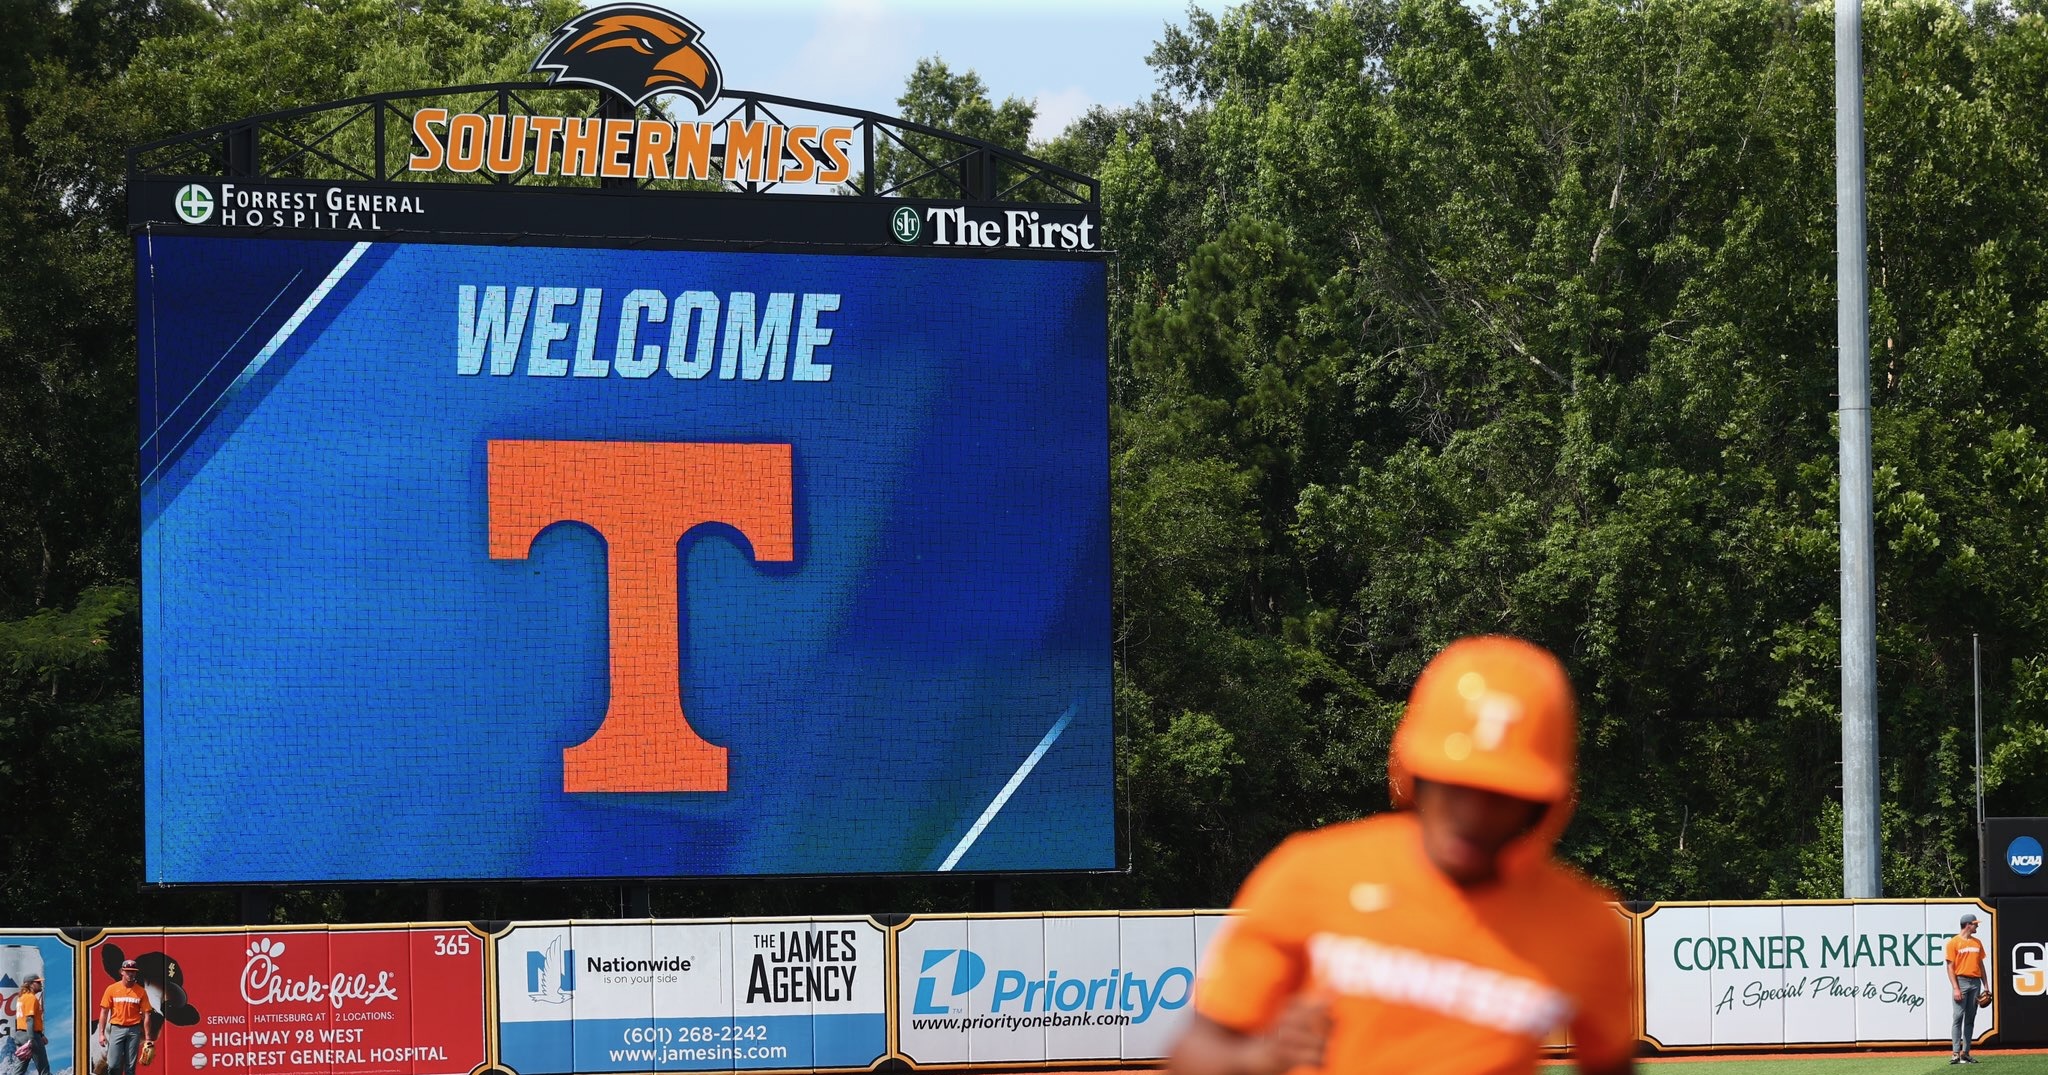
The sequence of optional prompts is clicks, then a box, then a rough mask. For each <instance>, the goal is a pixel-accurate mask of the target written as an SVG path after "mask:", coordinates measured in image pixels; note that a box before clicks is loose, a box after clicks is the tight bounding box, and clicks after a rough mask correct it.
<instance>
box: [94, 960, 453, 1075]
mask: <svg viewBox="0 0 2048 1075" xmlns="http://www.w3.org/2000/svg"><path fill="white" fill-rule="evenodd" d="M86 954H87V959H86V963H87V968H88V978H87V982H86V988H85V989H84V990H83V996H85V997H86V999H87V1000H88V1002H89V1003H91V1004H92V1005H93V1007H94V1011H93V1012H92V1013H90V1015H89V1018H90V1019H92V1020H95V1021H96V1020H97V1018H98V1011H97V1009H98V1005H99V998H100V997H101V995H102V994H103V992H104V991H105V989H106V987H107V986H109V985H111V984H112V983H113V982H114V980H115V977H116V976H117V974H118V970H119V968H120V965H121V962H122V960H124V959H133V960H135V961H136V963H137V964H138V965H139V971H140V975H139V976H140V978H141V981H142V983H143V985H144V987H145V988H146V989H147V990H148V991H149V998H150V1004H151V1007H153V1008H154V1009H155V1010H156V1012H157V1013H158V1014H157V1015H155V1016H153V1017H152V1019H151V1031H152V1032H156V1033H158V1035H159V1036H158V1038H157V1055H156V1064H157V1065H159V1066H160V1069H161V1070H164V1071H170V1072H193V1071H215V1070H221V1071H230V1072H237V1073H248V1075H305V1073H309V1072H311V1073H322V1075H329V1073H331V1075H468V1073H470V1072H472V1071H476V1070H478V1069H481V1068H482V1067H483V1066H484V1062H485V1059H486V1057H485V1053H484V1027H485V1012H484V989H485V979H484V939H483V938H482V937H480V936H478V935H476V934H475V933H473V932H471V931H470V930H469V929H468V928H467V927H462V926H441V927H418V928H407V927H402V926H392V927H376V928H362V929H356V928H348V929H341V928H337V929H334V930H331V931H330V930H327V929H320V928H314V929H290V928H284V929H270V930H251V931H247V932H242V931H236V932H201V931H189V932H179V931H149V932H122V933H116V934H112V935H109V936H105V937H103V938H101V939H100V940H98V941H97V942H95V943H94V944H92V945H91V946H90V947H89V948H88V949H87V953H86ZM90 1029H91V1030H92V1031H93V1033H92V1034H91V1036H90V1038H89V1041H90V1042H91V1046H92V1051H93V1055H94V1057H95V1059H97V1058H98V1057H99V1056H100V1055H101V1054H103V1053H104V1051H105V1050H104V1048H103V1047H102V1046H101V1045H100V1044H99V1036H98V1033H97V1026H96V1025H94V1026H92V1027H91V1028H90Z"/></svg>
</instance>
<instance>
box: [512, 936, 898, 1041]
mask: <svg viewBox="0 0 2048 1075" xmlns="http://www.w3.org/2000/svg"><path fill="white" fill-rule="evenodd" d="M496 944H497V952H498V972H497V977H498V982H497V984H498V1021H499V1022H498V1031H499V1060H500V1063H502V1064H503V1066H505V1067H507V1068H509V1069H511V1070H513V1071H515V1072H518V1073H519V1075H544V1073H555V1072H624V1071H636V1072H637V1071H720V1070H723V1071H735V1070H740V1071H794V1070H803V1071H812V1070H821V1069H834V1068H841V1069H846V1068H851V1069H866V1068H869V1067H872V1066H873V1065H874V1064H875V1062H876V1061H878V1060H880V1059H881V1058H882V1057H883V1056H884V1055H885V1054H886V1053H887V1052H888V1051H889V1040H888V1037H889V1028H888V1018H887V1015H886V1009H885V1007H884V1005H885V1003H886V997H887V991H888V988H887V983H886V982H885V981H884V980H883V978H884V968H885V967H886V961H887V948H886V935H885V933H884V931H883V930H882V927H881V926H879V925H877V924H876V923H875V922H874V921H873V920H871V919H867V918H817V919H769V920H754V921H748V920H740V921H723V920H721V921H715V922H630V923H618V922H605V923H596V922H575V923H571V922H554V923H520V924H518V925H515V926H514V927H512V928H511V929H510V930H509V931H508V932H506V933H505V934H503V935H501V936H500V937H498V939H497V941H496Z"/></svg>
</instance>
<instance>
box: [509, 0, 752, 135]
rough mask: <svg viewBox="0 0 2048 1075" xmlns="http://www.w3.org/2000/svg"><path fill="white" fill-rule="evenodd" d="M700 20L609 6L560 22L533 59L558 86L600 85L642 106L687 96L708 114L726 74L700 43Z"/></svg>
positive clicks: (535, 67) (653, 10)
mask: <svg viewBox="0 0 2048 1075" xmlns="http://www.w3.org/2000/svg"><path fill="white" fill-rule="evenodd" d="M703 37H704V32H703V31H702V30H699V29H697V24H696V23H694V22H691V21H690V20H688V19H685V18H682V17H680V16H678V15H675V14H673V13H671V12H667V11H663V10H662V9H660V8H658V7H648V6H647V5H645V4H606V5H604V6H602V7H596V8H592V9H590V10H589V11H586V12H584V13H583V14H581V15H578V16H577V17H575V18H573V19H570V20H569V21H568V22H566V23H563V24H562V28H561V29H559V30H556V31H555V36H554V39H553V40H551V41H549V42H548V47H547V48H545V49H543V50H541V54H540V59H537V60H535V61H533V70H535V71H548V72H551V73H552V74H553V78H552V79H551V81H552V82H553V83H555V84H560V83H564V82H577V83H581V84H583V85H585V86H596V87H597V88H599V89H602V90H610V91H611V92H612V93H614V94H616V95H618V96H619V97H621V98H623V99H625V100H626V101H628V102H629V103H631V104H633V105H635V106H638V105H641V104H644V103H646V101H647V100H648V99H649V98H651V97H654V96H656V95H659V94H664V93H673V94H676V95H677V96H680V97H687V98H689V100H690V101H691V102H692V103H694V104H695V105H696V106H697V111H698V112H700V113H701V112H704V111H706V110H707V109H709V108H710V107H711V103H712V102H713V101H716V100H718V91H719V90H720V89H721V88H722V87H723V86H724V84H725V76H724V74H723V73H721V72H720V71H719V69H718V59H717V57H715V56H713V55H711V53H709V52H707V51H705V50H704V48H703V47H702V46H700V45H699V44H698V41H700V40H701V39H702V38H703Z"/></svg>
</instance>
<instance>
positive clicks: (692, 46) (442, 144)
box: [406, 4, 853, 186]
mask: <svg viewBox="0 0 2048 1075" xmlns="http://www.w3.org/2000/svg"><path fill="white" fill-rule="evenodd" d="M703 37H704V34H703V31H701V30H699V29H698V28H697V24H696V23H693V22H691V21H690V20H688V19H685V18H682V17H681V16H678V15H675V14H674V13H672V12H668V11H664V10H662V9H661V8H657V7H650V6H648V5H646V4H604V5H601V6H598V7H594V8H591V9H590V10H588V11H585V12H584V13H583V14H581V15H578V16H577V17H576V18H574V19H571V20H569V21H568V22H566V23H564V24H563V25H562V27H561V29H559V30H556V31H555V33H554V36H553V37H552V38H550V39H549V41H548V44H547V47H546V48H544V49H542V50H541V54H540V57H539V58H538V59H536V60H535V61H534V62H533V70H535V71H545V72H548V75H549V84H550V85H564V84H575V85H584V86H593V87H596V88H598V89H601V90H604V91H605V92H607V93H610V94H612V95H614V96H616V97H618V98H620V99H622V100H624V101H626V102H627V103H629V104H631V105H632V106H634V107H635V108H638V107H639V106H641V105H643V104H645V103H647V102H648V101H649V100H652V99H653V98H655V97H659V96H663V95H673V96H677V97H682V98H683V99H685V100H687V101H689V102H690V103H691V104H693V105H695V106H696V108H697V112H698V114H699V115H702V114H703V113H704V112H706V111H708V110H709V109H710V108H711V106H712V105H713V104H715V103H717V101H718V97H719V94H720V93H721V92H723V90H724V86H725V75H724V73H723V72H722V71H721V70H720V69H719V66H718V59H717V57H715V56H713V55H712V54H711V52H710V51H709V50H708V49H706V48H704V46H703V43H702V41H703ZM412 133H413V140H414V141H415V142H416V143H417V144H418V147H419V152H417V153H415V154H414V155H413V156H412V157H411V159H410V160H409V161H408V162H407V165H406V166H407V168H408V169H409V170H411V171H414V172H433V171H439V170H441V169H444V168H445V169H447V170H448V171H451V172H462V173H469V172H478V171H487V172H490V173H492V174H494V175H516V174H518V173H520V172H524V171H526V170H528V169H529V168H530V169H532V171H533V174H535V175H565V176H580V177H584V178H596V177H603V178H607V179H624V178H628V177H630V178H633V179H718V180H723V181H728V182H755V183H761V182H767V183H818V184H822V185H826V186H830V185H832V184H835V183H843V182H845V181H846V180H847V178H848V177H849V176H851V175H852V174H853V156H852V147H853V128H851V127H821V126H818V125H815V124H811V125H804V124H798V125H796V126H788V125H784V124H781V123H774V122H769V121H766V120H756V121H753V122H748V121H745V120H740V119H729V120H727V121H725V122H723V123H713V122H709V121H703V120H697V121H685V122H670V121H668V120H666V119H634V118H622V117H610V118H605V117H583V116H524V115H520V116H508V115H483V114H478V113H473V112H456V113H451V112H449V111H448V110H447V109H445V108H422V109H420V110H419V111H417V112H414V113H413V117H412ZM714 150H723V152H722V153H715V152H714ZM714 158H718V159H716V160H715V159H714Z"/></svg>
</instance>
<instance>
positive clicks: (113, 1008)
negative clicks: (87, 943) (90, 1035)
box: [100, 959, 155, 1075]
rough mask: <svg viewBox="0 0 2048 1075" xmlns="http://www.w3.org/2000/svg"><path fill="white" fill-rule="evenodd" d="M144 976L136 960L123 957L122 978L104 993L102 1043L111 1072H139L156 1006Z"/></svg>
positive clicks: (112, 1074) (131, 1074)
mask: <svg viewBox="0 0 2048 1075" xmlns="http://www.w3.org/2000/svg"><path fill="white" fill-rule="evenodd" d="M140 977H141V976H140V974H139V973H138V971H137V968H136V966H135V961H134V960H132V959H129V960H123V961H122V963H121V980H120V981H118V982H115V983H113V984H111V985H109V986H107V988H106V991H105V992H103V993H101V994H100V1044H101V1045H102V1046H105V1047H106V1050H107V1075H135V1061H136V1060H137V1059H139V1058H140V1057H141V1046H142V1044H143V1039H144V1036H145V1035H146V1034H147V1033H148V1026H149V1020H148V1016H149V1014H150V1012H152V1011H154V1010H155V1009H154V1008H152V1007H150V1004H149V990H147V989H145V988H143V985H142V982H141V981H140V980H139V979H140ZM151 1040H152V1041H153V1040H154V1039H151Z"/></svg>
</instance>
